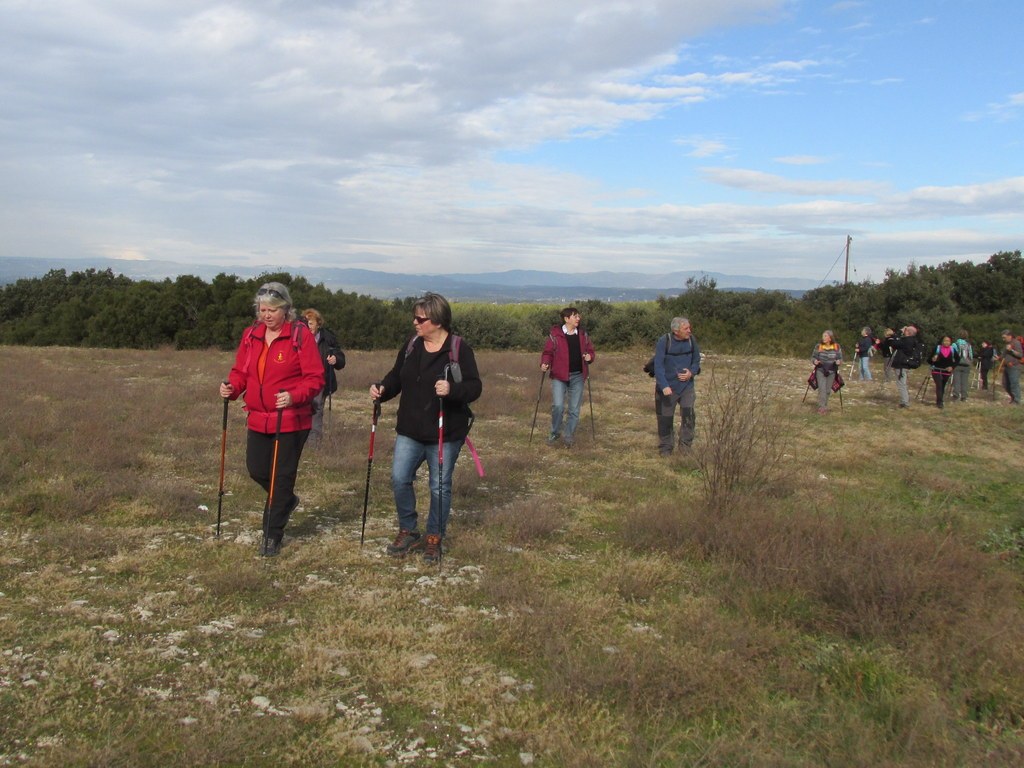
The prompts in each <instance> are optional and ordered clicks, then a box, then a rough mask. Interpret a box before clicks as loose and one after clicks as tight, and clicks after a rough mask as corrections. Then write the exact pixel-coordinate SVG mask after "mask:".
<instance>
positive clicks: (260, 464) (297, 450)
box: [245, 429, 309, 540]
mask: <svg viewBox="0 0 1024 768" xmlns="http://www.w3.org/2000/svg"><path fill="white" fill-rule="evenodd" d="M307 437H309V430H308V429H300V430H299V431H297V432H282V433H281V441H280V443H279V444H278V448H277V467H276V469H275V468H274V467H273V463H274V436H273V435H268V434H265V433H263V432H256V431H254V430H251V429H250V430H249V435H248V441H247V442H246V450H245V465H246V468H247V469H248V470H249V477H251V478H252V479H253V480H255V481H256V482H257V483H259V485H260V487H261V488H262V489H263V490H264V491H268V492H269V491H270V474H271V471H272V470H274V498H273V499H272V500H271V506H270V509H269V510H264V512H263V514H264V515H268V513H269V519H267V520H264V524H265V525H266V532H267V534H268V536H269V537H270V538H272V539H277V540H280V539H281V536H283V535H284V527H285V526H286V525H287V524H288V518H289V517H290V516H291V513H292V511H294V509H295V507H296V505H297V504H298V502H299V500H298V497H297V496H296V495H295V477H296V475H297V474H298V471H299V459H300V458H301V457H302V448H303V446H304V445H305V444H306V438H307Z"/></svg>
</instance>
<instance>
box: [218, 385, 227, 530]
mask: <svg viewBox="0 0 1024 768" xmlns="http://www.w3.org/2000/svg"><path fill="white" fill-rule="evenodd" d="M227 447H228V399H227V398H226V397H225V398H224V418H223V420H222V424H221V433H220V488H219V489H218V491H217V538H218V539H219V538H220V512H221V507H222V506H223V504H224V458H225V455H226V453H227Z"/></svg>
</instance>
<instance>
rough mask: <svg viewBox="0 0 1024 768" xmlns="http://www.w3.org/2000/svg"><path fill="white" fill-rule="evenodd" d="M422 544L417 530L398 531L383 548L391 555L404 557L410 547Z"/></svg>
mask: <svg viewBox="0 0 1024 768" xmlns="http://www.w3.org/2000/svg"><path fill="white" fill-rule="evenodd" d="M421 546H423V542H422V541H421V540H420V535H419V533H418V532H417V531H405V530H402V531H399V532H398V535H397V536H395V540H394V541H393V542H391V543H390V544H388V548H387V550H385V551H386V552H387V553H388V554H389V555H391V556H392V557H405V556H406V555H407V554H409V551H410V550H412V549H417V548H419V547H421Z"/></svg>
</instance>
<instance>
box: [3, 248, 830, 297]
mask: <svg viewBox="0 0 1024 768" xmlns="http://www.w3.org/2000/svg"><path fill="white" fill-rule="evenodd" d="M53 269H64V270H66V271H67V272H69V273H70V272H84V271H85V270H87V269H96V270H106V269H110V270H111V271H113V272H114V274H116V275H124V276H125V277H128V278H131V279H132V280H163V279H164V278H171V279H174V278H176V277H178V276H180V275H194V276H196V277H199V278H202V279H203V280H206V281H210V280H212V279H213V278H214V277H216V276H217V275H218V274H221V273H224V274H229V275H237V276H238V277H241V278H251V277H256V276H257V275H260V274H264V273H267V272H289V273H290V274H293V275H296V276H298V275H301V276H303V277H305V278H306V279H307V280H308V281H309V282H311V283H313V284H316V283H323V284H324V285H325V286H326V287H328V288H330V289H331V290H344V291H350V292H355V293H359V294H365V295H368V296H374V297H376V298H380V299H393V298H403V297H405V296H418V295H420V294H422V293H424V292H425V291H436V292H438V293H441V294H443V295H445V296H447V297H448V298H449V299H452V300H456V301H489V302H497V303H509V302H520V301H524V302H544V303H554V304H558V303H564V302H569V301H580V300H583V299H600V300H602V301H649V300H651V299H655V298H657V297H658V296H677V295H679V294H680V293H683V292H684V290H685V288H686V281H687V280H688V279H690V278H697V279H700V278H702V277H706V278H709V279H712V280H714V281H715V284H716V285H717V286H718V288H719V289H721V290H740V291H752V290H757V289H758V288H764V289H767V290H779V291H785V292H787V293H791V294H793V295H797V296H799V295H800V294H802V293H803V292H804V291H807V290H810V289H812V288H816V287H817V286H818V283H816V282H815V281H813V280H801V279H798V278H776V277H753V276H750V275H726V274H722V273H720V272H703V271H700V270H687V271H678V272H667V273H660V274H650V273H646V272H607V271H604V272H579V273H573V274H568V273H564V272H547V271H542V270H526V269H511V270H507V271H505V272H479V273H473V272H464V273H456V274H447V275H429V274H397V273H391V272H377V271H374V270H370V269H349V268H342V267H296V268H287V267H279V266H278V267H272V266H258V267H240V266H218V265H216V264H209V265H207V264H178V263H175V262H170V261H125V260H121V259H89V260H86V259H36V258H24V259H22V258H10V257H8V258H0V285H6V284H7V283H13V282H14V281H16V280H20V279H22V278H31V277H42V276H43V275H45V274H46V273H47V272H49V271H50V270H53Z"/></svg>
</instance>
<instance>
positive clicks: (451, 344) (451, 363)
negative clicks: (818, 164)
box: [448, 334, 462, 384]
mask: <svg viewBox="0 0 1024 768" xmlns="http://www.w3.org/2000/svg"><path fill="white" fill-rule="evenodd" d="M461 346H462V337H461V336H456V335H455V334H452V335H451V336H450V337H449V341H448V370H449V371H450V372H451V374H452V381H454V382H455V383H456V384H461V383H462V368H461V367H460V366H459V348H460V347H461Z"/></svg>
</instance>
